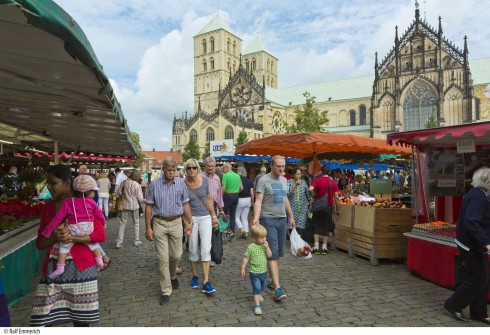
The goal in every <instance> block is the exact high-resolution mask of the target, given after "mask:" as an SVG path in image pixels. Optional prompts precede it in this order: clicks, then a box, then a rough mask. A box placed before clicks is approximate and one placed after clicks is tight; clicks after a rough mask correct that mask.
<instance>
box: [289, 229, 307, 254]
mask: <svg viewBox="0 0 490 335" xmlns="http://www.w3.org/2000/svg"><path fill="white" fill-rule="evenodd" d="M290 240H291V253H292V254H293V256H295V257H298V258H304V259H307V258H311V247H310V245H309V244H308V243H306V242H305V241H303V239H302V238H301V236H299V234H298V232H297V231H296V229H293V230H292V231H291V235H290Z"/></svg>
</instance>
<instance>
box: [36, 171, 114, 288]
mask: <svg viewBox="0 0 490 335" xmlns="http://www.w3.org/2000/svg"><path fill="white" fill-rule="evenodd" d="M73 189H74V191H75V198H67V199H65V200H64V201H63V204H62V205H61V207H60V209H59V210H58V212H57V213H56V215H55V216H54V217H53V219H51V221H50V222H49V224H48V225H47V226H46V228H45V229H44V230H43V232H42V233H41V235H43V236H44V237H50V236H51V234H52V233H53V231H54V230H55V228H56V227H57V226H58V225H59V224H62V223H63V222H64V221H65V219H66V220H67V221H68V229H69V230H70V233H71V235H73V236H87V235H89V234H91V233H92V232H93V231H94V217H96V218H98V219H99V221H101V222H102V223H103V224H104V225H105V218H104V215H103V214H102V211H101V210H100V208H99V207H98V206H97V204H96V203H95V201H94V200H93V197H94V194H95V192H94V191H96V190H98V189H99V188H98V187H97V182H96V181H95V179H94V178H92V177H91V176H89V175H79V176H78V177H76V178H75V180H74V181H73ZM73 244H74V243H73V242H70V243H61V242H60V248H59V255H58V261H57V263H56V270H55V271H53V272H52V273H51V274H50V275H49V278H51V279H55V278H56V277H58V276H59V275H61V274H62V273H64V272H65V262H66V259H67V257H68V253H69V252H70V249H71V248H72V247H73ZM87 245H88V247H89V248H90V250H92V252H93V253H94V256H95V263H96V267H97V270H101V269H102V268H103V267H104V263H103V261H102V253H101V249H100V246H99V244H98V243H91V244H87Z"/></svg>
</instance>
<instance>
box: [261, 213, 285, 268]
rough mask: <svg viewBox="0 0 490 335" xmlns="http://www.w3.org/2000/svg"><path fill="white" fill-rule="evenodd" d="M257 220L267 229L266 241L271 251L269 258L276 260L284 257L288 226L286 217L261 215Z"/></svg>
mask: <svg viewBox="0 0 490 335" xmlns="http://www.w3.org/2000/svg"><path fill="white" fill-rule="evenodd" d="M259 222H260V224H261V225H263V226H264V228H265V229H266V230H267V242H268V243H269V247H270V248H271V251H272V257H271V258H269V259H271V260H276V259H279V257H284V248H285V245H286V234H287V231H288V228H289V227H288V226H289V225H288V218H287V217H283V218H271V217H261V218H260V219H259Z"/></svg>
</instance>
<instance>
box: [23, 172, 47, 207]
mask: <svg viewBox="0 0 490 335" xmlns="http://www.w3.org/2000/svg"><path fill="white" fill-rule="evenodd" d="M45 175H46V173H45V172H44V170H43V169H35V168H32V167H28V168H24V169H22V170H20V172H19V177H18V180H19V184H20V185H21V187H20V189H19V191H18V192H17V196H18V197H19V199H21V200H24V201H30V200H32V198H33V197H34V195H35V194H36V185H37V184H39V183H41V182H42V181H43V180H44V179H45Z"/></svg>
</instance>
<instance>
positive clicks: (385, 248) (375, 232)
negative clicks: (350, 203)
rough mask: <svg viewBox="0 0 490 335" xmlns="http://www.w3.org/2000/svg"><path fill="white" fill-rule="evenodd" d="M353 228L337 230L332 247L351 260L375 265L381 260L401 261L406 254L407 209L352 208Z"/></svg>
mask: <svg viewBox="0 0 490 335" xmlns="http://www.w3.org/2000/svg"><path fill="white" fill-rule="evenodd" d="M352 226H353V227H352V228H349V227H346V226H340V225H339V226H336V229H335V239H336V241H335V246H336V248H337V247H338V248H339V249H342V250H346V251H347V252H348V254H349V256H351V257H355V256H361V257H364V258H367V259H369V261H370V263H371V265H378V264H379V260H380V259H403V258H406V254H407V238H406V237H405V236H404V235H403V233H405V232H408V231H411V229H412V216H411V210H410V209H399V208H376V207H364V206H354V211H353V224H352Z"/></svg>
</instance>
